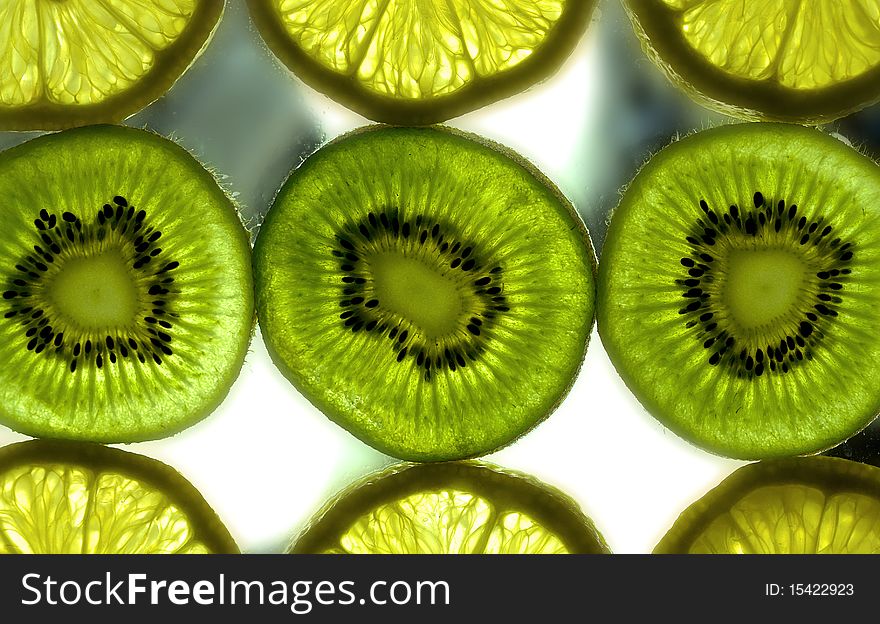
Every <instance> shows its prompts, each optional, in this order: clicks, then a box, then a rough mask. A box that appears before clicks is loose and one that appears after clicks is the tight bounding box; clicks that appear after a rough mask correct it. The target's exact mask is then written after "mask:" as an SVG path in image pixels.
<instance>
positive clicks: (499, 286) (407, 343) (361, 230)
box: [331, 209, 510, 381]
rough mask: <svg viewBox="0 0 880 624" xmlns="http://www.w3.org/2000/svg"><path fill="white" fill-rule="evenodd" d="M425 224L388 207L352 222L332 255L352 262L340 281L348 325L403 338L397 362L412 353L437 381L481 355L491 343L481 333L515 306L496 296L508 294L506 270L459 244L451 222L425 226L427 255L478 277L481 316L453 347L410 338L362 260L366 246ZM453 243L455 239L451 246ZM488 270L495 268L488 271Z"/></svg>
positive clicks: (422, 239)
mask: <svg viewBox="0 0 880 624" xmlns="http://www.w3.org/2000/svg"><path fill="white" fill-rule="evenodd" d="M423 221H424V217H422V216H418V217H416V218H415V219H413V220H412V221H410V220H407V219H401V217H400V216H399V214H398V212H397V211H396V210H394V209H386V210H384V211H382V212H380V213H379V214H378V216H377V215H376V214H375V213H373V212H371V213H369V214H368V215H367V217H366V218H365V219H363V220H361V221H358V222H353V223H349V224H348V225H346V226H345V227H343V228H342V229H341V230H340V231H339V232H338V233H337V235H336V241H337V242H338V244H339V247H338V248H337V249H333V250H331V256H332V257H333V258H342V257H344V258H346V261H345V262H343V263H342V264H340V265H339V274H340V283H341V284H342V285H343V287H342V288H341V291H340V292H341V295H340V298H339V306H340V307H341V308H344V309H345V310H346V311H345V312H343V313H342V314H341V315H340V321H341V324H342V326H343V327H345V328H348V329H350V330H351V331H353V332H357V331H361V330H364V331H367V332H376V333H378V334H379V335H385V336H388V338H390V339H392V340H394V339H395V337H397V339H396V340H395V342H394V343H393V344H392V345H391V347H392V349H393V350H394V351H395V352H396V353H397V356H396V361H397V362H398V363H402V362H403V361H404V359H405V358H406V356H407V354H409V355H410V356H411V357H414V358H415V360H416V365H417V366H419V367H422V368H423V369H424V374H423V376H424V379H425V380H426V381H431V380H432V379H434V378H435V377H436V371H437V370H448V371H450V372H454V371H455V370H456V369H458V368H461V367H463V366H464V357H463V356H464V354H466V353H468V352H472V353H474V354H475V357H479V354H480V353H481V351H482V348H483V342H482V341H483V340H485V338H482V339H481V335H482V334H484V333H485V332H487V331H489V332H491V328H492V326H493V324H494V323H495V322H497V317H496V316H495V313H496V312H502V313H504V312H507V311H509V309H510V308H509V307H507V306H506V305H499V304H505V303H506V299H505V297H503V296H501V297H498V296H494V297H493V295H500V293H501V292H502V291H503V270H502V269H501V267H499V266H496V265H494V264H491V263H490V264H488V265H486V264H484V263H482V262H480V260H479V259H478V252H477V251H476V248H475V246H474V245H463V243H462V242H461V241H459V240H456V236H455V235H454V234H453V233H452V232H451V231H450V230H451V228H450V226H449V225H448V224H440V223H433V224H424V229H422V230H421V234H420V235H419V236H418V237H417V239H416V241H417V242H418V244H419V245H420V246H422V247H423V249H424V252H425V253H426V254H428V255H429V256H430V257H432V258H433V259H434V262H436V264H437V266H438V267H440V266H443V265H448V266H449V267H450V268H451V269H458V270H459V271H462V272H471V273H474V274H475V276H474V278H473V279H472V281H471V282H470V283H471V284H472V286H471V290H472V292H473V295H474V300H475V301H476V302H477V303H476V308H477V312H476V316H472V317H471V318H470V319H469V320H468V319H463V320H462V323H461V326H462V328H463V329H464V330H466V333H460V334H458V336H457V338H456V339H455V340H454V341H452V344H449V341H446V342H445V343H444V344H443V345H442V346H441V345H440V344H438V343H434V342H429V341H425V340H423V339H421V338H420V337H419V338H417V337H415V336H413V337H412V338H410V334H409V332H408V331H407V330H406V329H402V330H401V329H400V328H399V324H400V323H401V322H402V320H401V319H400V318H398V317H397V316H396V315H395V314H394V313H392V312H389V311H386V310H385V309H383V307H382V302H381V301H380V299H378V298H377V297H376V296H375V293H374V291H373V286H372V283H371V282H370V280H369V268H368V267H367V266H365V263H364V261H362V260H361V258H362V257H365V256H367V255H368V254H367V253H365V252H364V248H365V247H366V246H368V245H369V243H370V242H371V241H372V240H374V239H375V238H376V237H379V236H388V237H391V238H392V239H395V238H398V237H400V236H403V237H407V236H408V234H407V233H408V232H409V231H410V230H415V229H418V228H420V227H421V226H422V225H423ZM429 234H430V235H429ZM450 241H454V242H452V243H451V246H450ZM487 268H488V269H490V270H486V269H487ZM398 332H399V333H398ZM432 362H433V364H432ZM457 363H458V364H457ZM432 366H433V368H434V370H432Z"/></svg>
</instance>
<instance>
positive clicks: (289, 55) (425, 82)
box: [248, 0, 595, 125]
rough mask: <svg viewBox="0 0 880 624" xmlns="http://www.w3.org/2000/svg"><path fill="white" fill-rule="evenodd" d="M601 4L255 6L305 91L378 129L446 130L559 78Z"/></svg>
mask: <svg viewBox="0 0 880 624" xmlns="http://www.w3.org/2000/svg"><path fill="white" fill-rule="evenodd" d="M594 3H595V2H594V0H430V1H425V0H248V4H249V6H250V9H251V15H252V17H253V20H254V22H255V23H256V25H257V27H258V28H259V30H260V32H261V33H262V35H263V38H264V39H265V41H266V43H267V44H268V45H269V47H270V48H271V49H272V51H273V52H274V53H275V54H276V55H277V56H278V57H279V58H281V60H282V61H284V62H285V63H286V64H287V65H288V66H289V67H290V68H291V69H292V70H294V71H295V72H296V73H297V74H298V75H299V76H300V77H301V78H302V79H303V80H304V81H305V82H307V83H309V84H310V85H311V86H313V87H314V88H316V89H318V90H319V91H322V92H324V93H326V94H327V95H329V96H330V97H332V98H333V99H334V100H336V101H338V102H340V103H342V104H344V105H346V106H348V107H350V108H352V109H353V110H355V111H357V112H359V113H361V114H362V115H365V116H366V117H369V118H371V119H374V120H377V121H384V122H389V123H398V124H409V125H416V124H428V123H434V122H438V121H444V120H446V119H449V118H451V117H455V116H458V115H461V114H463V113H466V112H468V111H471V110H474V109H477V108H480V107H481V106H485V105H486V104H489V103H491V102H494V101H496V100H499V99H502V98H504V97H507V96H509V95H512V94H514V93H516V92H519V91H521V90H523V89H525V88H527V87H528V86H530V85H531V84H533V83H535V82H537V81H540V80H542V79H544V78H546V77H547V76H549V75H551V74H552V73H554V72H555V71H556V69H558V67H559V66H560V65H561V64H562V62H563V61H564V60H565V58H566V57H567V56H568V55H569V53H570V52H571V50H572V49H573V48H574V46H575V44H576V43H577V41H578V39H579V38H580V35H581V33H582V32H583V30H584V29H585V27H586V24H587V22H588V21H589V17H590V14H591V13H592V10H593V5H594Z"/></svg>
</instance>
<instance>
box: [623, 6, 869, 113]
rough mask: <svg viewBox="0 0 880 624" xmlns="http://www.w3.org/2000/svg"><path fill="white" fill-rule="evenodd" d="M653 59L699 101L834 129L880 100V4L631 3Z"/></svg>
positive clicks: (720, 107) (716, 106)
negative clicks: (826, 123)
mask: <svg viewBox="0 0 880 624" xmlns="http://www.w3.org/2000/svg"><path fill="white" fill-rule="evenodd" d="M627 6H628V8H629V10H630V13H631V16H632V17H633V20H634V23H635V25H636V30H637V33H638V34H639V36H640V37H641V38H642V44H643V46H644V47H645V49H646V51H647V52H648V54H649V55H650V56H651V57H652V58H653V59H654V60H655V61H656V62H657V63H658V64H659V65H660V67H661V68H662V69H663V70H664V71H665V72H666V73H667V75H668V76H669V77H670V78H671V79H672V80H673V82H675V83H677V84H678V85H680V86H681V87H683V88H684V89H685V90H686V91H688V92H689V93H690V95H691V96H693V97H694V98H695V99H696V100H697V101H699V102H700V103H702V104H705V105H708V106H710V107H712V108H717V109H719V110H721V111H722V112H725V113H728V114H732V115H736V116H739V117H744V118H767V119H779V120H785V121H797V122H803V123H818V122H823V121H831V120H833V119H836V118H838V117H841V116H843V115H845V114H847V113H849V112H852V111H854V110H858V109H859V108H862V107H863V106H866V105H868V104H870V103H872V102H874V101H876V100H877V99H878V98H880V0H847V1H846V2H840V1H839V0H766V1H762V2H756V1H751V2H748V1H743V0H627Z"/></svg>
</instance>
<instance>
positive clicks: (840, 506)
mask: <svg viewBox="0 0 880 624" xmlns="http://www.w3.org/2000/svg"><path fill="white" fill-rule="evenodd" d="M654 552H655V553H657V554H701V553H704V554H820V553H821V554H876V553H880V469H877V468H874V467H873V466H866V465H864V464H859V463H857V462H851V461H847V460H845V459H837V458H831V457H798V458H788V459H778V460H770V461H765V462H758V463H756V464H749V465H747V466H743V467H742V468H740V469H739V470H737V471H736V472H734V473H733V474H732V475H730V476H729V477H727V478H726V479H725V480H724V481H723V482H722V483H721V484H720V485H719V486H718V487H716V488H715V489H713V490H712V491H711V492H709V493H708V494H706V495H705V496H704V497H703V498H701V499H700V500H698V501H697V502H695V503H694V504H693V505H691V506H690V507H688V508H687V509H686V510H685V511H684V512H683V513H682V514H681V516H680V517H679V518H678V520H676V522H675V524H674V525H673V526H672V528H671V529H670V530H669V532H668V533H667V534H666V535H665V536H664V537H663V539H662V540H661V541H660V543H659V544H658V545H657V547H656V548H655V549H654Z"/></svg>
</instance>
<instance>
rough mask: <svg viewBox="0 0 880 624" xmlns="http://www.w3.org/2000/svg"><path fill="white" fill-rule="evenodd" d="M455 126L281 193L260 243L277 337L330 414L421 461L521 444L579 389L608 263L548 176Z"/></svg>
mask: <svg viewBox="0 0 880 624" xmlns="http://www.w3.org/2000/svg"><path fill="white" fill-rule="evenodd" d="M500 150H501V148H499V147H497V146H492V145H489V144H488V143H486V142H485V141H478V140H473V139H472V138H469V137H467V136H464V135H462V134H460V133H456V132H453V131H451V130H447V129H415V128H379V129H375V128H373V129H366V130H362V131H357V132H355V133H352V134H351V135H348V136H346V137H344V138H342V139H340V140H338V141H335V142H333V143H331V144H330V145H328V146H326V147H324V148H323V149H321V150H320V151H318V152H317V153H316V154H314V155H313V156H312V157H310V158H309V159H308V160H307V161H306V162H305V163H304V164H303V165H302V166H301V167H300V168H299V169H297V170H296V171H294V172H293V173H292V174H291V176H290V178H289V179H288V180H287V182H286V183H285V184H284V186H283V187H282V189H281V191H280V192H279V194H278V196H277V197H276V199H275V202H274V204H273V206H272V208H271V209H270V211H269V213H268V215H267V217H266V221H265V223H264V224H263V226H262V228H261V230H260V233H259V236H258V237H257V241H256V244H255V248H254V273H255V284H256V291H257V310H258V316H259V319H260V326H261V328H262V330H263V335H264V338H265V340H266V344H267V346H268V348H269V351H270V354H271V355H272V357H273V358H274V360H275V362H276V364H277V365H278V366H279V368H280V370H281V371H282V372H283V373H284V374H285V375H286V376H287V377H288V379H290V380H291V381H292V382H293V384H294V385H295V386H296V387H297V388H298V389H299V390H300V391H301V392H302V393H303V394H304V395H305V396H306V398H308V399H309V400H310V401H311V402H312V403H314V404H315V405H316V406H317V407H318V408H319V409H321V410H322V411H323V412H324V413H325V414H326V415H327V416H329V417H330V418H331V419H332V420H334V421H336V422H337V423H338V424H340V425H342V426H343V427H345V428H346V429H348V430H349V431H350V432H352V433H353V434H354V435H356V436H357V437H359V438H360V439H362V440H363V441H365V442H367V443H369V444H371V445H373V446H374V447H375V448H378V449H379V450H381V451H383V452H385V453H388V454H390V455H394V456H397V457H400V458H404V459H412V460H418V461H440V460H447V459H453V458H463V457H471V456H476V455H481V454H484V453H487V452H489V451H492V450H494V449H496V448H498V447H501V446H503V445H505V444H508V443H510V442H511V441H512V440H514V439H516V438H517V437H519V436H520V435H522V434H523V433H525V432H526V431H528V430H529V429H531V428H532V427H533V426H535V425H536V424H537V423H538V422H540V421H541V420H543V419H544V418H545V417H546V416H548V415H549V414H550V413H551V412H552V411H553V410H554V409H555V407H556V406H557V405H558V403H559V402H560V401H561V400H562V397H563V396H564V395H565V394H566V392H567V391H568V389H569V388H570V386H571V384H572V382H573V380H574V377H575V375H576V373H577V371H578V370H579V368H580V365H581V363H582V361H583V357H584V353H585V350H586V344H587V339H588V337H589V333H590V329H591V327H592V323H593V314H594V300H595V279H594V270H595V269H594V266H595V265H594V263H595V257H594V254H593V251H592V247H591V245H590V242H589V238H588V235H587V232H586V229H585V228H584V226H583V223H582V222H581V221H580V219H579V218H578V216H577V215H576V213H575V212H574V210H573V208H572V207H571V205H570V204H569V203H568V202H567V201H566V200H565V199H564V198H563V197H562V195H561V194H560V193H559V192H558V190H556V189H555V188H554V187H553V186H552V184H550V182H549V181H547V180H546V179H545V178H543V176H541V175H540V174H539V173H538V172H537V171H536V170H535V169H534V168H533V167H532V166H530V165H528V164H527V163H525V162H524V161H523V160H522V159H521V158H518V157H516V156H515V155H513V154H508V153H503V152H502V151H500Z"/></svg>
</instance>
